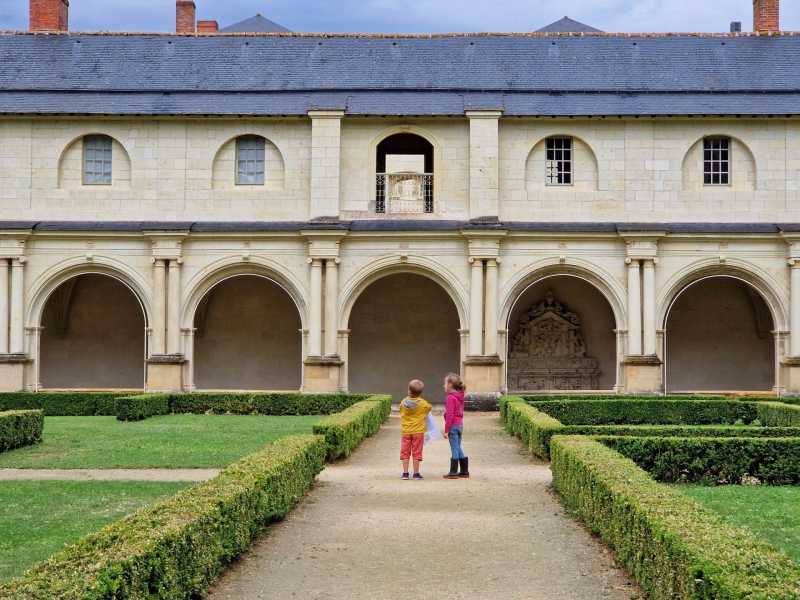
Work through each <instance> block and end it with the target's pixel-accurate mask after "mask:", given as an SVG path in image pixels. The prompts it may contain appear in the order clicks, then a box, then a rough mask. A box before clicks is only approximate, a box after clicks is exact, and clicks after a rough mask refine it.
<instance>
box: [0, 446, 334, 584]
mask: <svg viewBox="0 0 800 600" xmlns="http://www.w3.org/2000/svg"><path fill="white" fill-rule="evenodd" d="M324 458H325V440H324V438H322V437H321V436H316V435H296V436H291V437H286V438H283V439H281V440H278V441H277V442H274V443H272V444H270V445H269V446H267V447H266V448H265V449H264V450H262V451H261V452H257V453H255V454H251V455H249V456H246V457H244V458H242V459H241V460H239V461H237V462H235V463H233V464H232V465H231V466H230V467H228V468H227V469H225V470H224V471H222V472H221V473H220V474H219V475H218V476H217V477H215V478H213V479H211V480H209V481H206V482H203V483H200V484H198V485H195V486H192V487H190V488H187V489H185V490H182V491H180V492H178V493H177V494H176V495H175V496H173V497H172V498H170V499H169V500H166V501H164V502H161V503H159V504H156V505H154V506H152V507H149V508H146V509H143V510H140V511H138V512H136V513H134V514H132V515H130V516H128V517H126V518H125V519H123V520H121V521H118V522H117V523H114V524H112V525H109V526H108V527H105V528H103V529H101V530H100V531H98V532H97V533H93V534H91V535H89V536H87V537H85V538H83V539H81V540H80V541H78V542H77V543H76V544H73V545H71V546H68V547H67V548H66V549H65V550H64V551H63V552H59V553H58V554H55V555H53V556H52V557H50V558H49V559H47V560H45V561H43V562H41V563H39V564H38V565H37V566H35V567H34V568H33V569H31V570H29V571H28V572H26V573H25V574H24V575H23V576H22V577H20V578H18V579H15V580H13V581H11V582H9V583H7V584H6V585H3V586H0V597H2V598H15V599H16V600H34V599H36V600H44V599H48V600H54V599H65V600H66V599H73V598H82V599H86V600H112V599H114V600H117V599H122V598H125V599H129V600H137V599H145V598H147V599H152V598H159V599H183V598H199V597H201V596H202V595H203V594H204V593H205V592H206V591H207V590H208V586H209V583H210V582H211V581H213V580H214V578H215V577H216V576H217V575H219V574H220V572H221V571H222V570H223V569H224V568H225V567H226V565H228V564H229V563H230V562H231V561H232V560H233V559H235V558H236V557H237V556H239V555H240V554H242V553H243V552H245V551H246V550H247V549H248V548H249V547H250V544H251V542H252V541H253V539H254V538H255V537H256V536H257V535H258V534H259V533H261V532H262V531H263V529H264V527H265V526H266V525H267V524H269V523H270V522H272V521H274V520H276V519H279V518H281V517H283V516H284V515H285V514H286V513H287V512H288V511H289V510H290V509H291V508H292V507H293V506H294V505H295V503H296V502H297V501H298V500H299V499H300V497H301V496H302V495H303V494H304V493H305V491H306V490H307V489H308V487H309V486H310V485H311V483H312V482H313V481H314V478H315V477H316V475H317V474H318V473H319V472H320V471H321V470H322V468H323V465H324Z"/></svg>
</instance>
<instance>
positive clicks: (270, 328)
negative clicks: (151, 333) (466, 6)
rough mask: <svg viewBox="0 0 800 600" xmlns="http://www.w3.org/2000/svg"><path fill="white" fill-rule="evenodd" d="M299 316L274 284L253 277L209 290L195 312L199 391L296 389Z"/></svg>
mask: <svg viewBox="0 0 800 600" xmlns="http://www.w3.org/2000/svg"><path fill="white" fill-rule="evenodd" d="M301 327H302V325H301V321H300V313H299V312H298V310H297V307H296V306H295V304H294V301H293V300H292V298H291V296H289V294H288V293H287V292H286V291H285V290H284V289H283V288H282V287H280V286H279V285H278V284H276V283H274V282H272V281H270V280H269V279H265V278H263V277H257V276H254V275H241V276H238V277H232V278H231V279H226V280H225V281H223V282H221V283H219V284H217V285H216V286H214V287H213V288H212V289H211V290H210V291H209V292H208V293H207V294H206V295H205V296H204V298H203V300H202V301H201V302H200V305H199V306H198V307H197V311H196V313H195V328H196V331H195V340H194V382H195V385H196V387H197V389H199V390H299V389H300V380H301V369H302V365H303V361H302V338H301V334H300V329H301Z"/></svg>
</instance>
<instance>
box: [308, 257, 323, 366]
mask: <svg viewBox="0 0 800 600" xmlns="http://www.w3.org/2000/svg"><path fill="white" fill-rule="evenodd" d="M308 262H309V263H310V264H311V286H310V287H311V289H310V292H311V298H310V304H311V306H310V311H311V314H310V315H309V319H308V355H309V356H322V259H320V258H309V259H308Z"/></svg>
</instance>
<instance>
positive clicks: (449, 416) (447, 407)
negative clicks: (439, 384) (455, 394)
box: [444, 394, 454, 435]
mask: <svg viewBox="0 0 800 600" xmlns="http://www.w3.org/2000/svg"><path fill="white" fill-rule="evenodd" d="M453 408H454V407H453V401H452V400H450V395H449V394H448V395H447V400H445V401H444V434H445V435H447V434H448V433H450V426H451V425H452V424H453V412H454V411H453Z"/></svg>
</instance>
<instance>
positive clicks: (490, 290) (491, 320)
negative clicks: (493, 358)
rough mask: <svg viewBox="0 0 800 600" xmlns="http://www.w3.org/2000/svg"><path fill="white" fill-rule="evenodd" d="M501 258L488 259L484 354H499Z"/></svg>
mask: <svg viewBox="0 0 800 600" xmlns="http://www.w3.org/2000/svg"><path fill="white" fill-rule="evenodd" d="M498 262H500V259H494V258H490V259H487V260H486V314H485V321H484V331H485V341H484V354H486V355H487V356H488V355H495V354H497V263H498Z"/></svg>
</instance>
